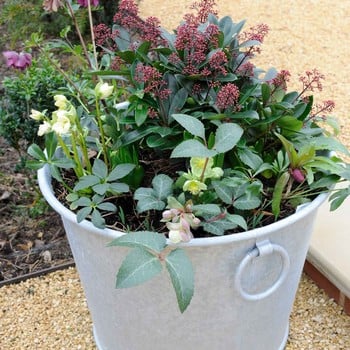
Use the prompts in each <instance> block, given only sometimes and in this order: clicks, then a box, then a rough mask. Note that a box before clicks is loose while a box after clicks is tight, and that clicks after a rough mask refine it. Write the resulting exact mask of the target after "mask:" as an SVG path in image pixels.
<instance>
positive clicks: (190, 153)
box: [170, 140, 217, 158]
mask: <svg viewBox="0 0 350 350" xmlns="http://www.w3.org/2000/svg"><path fill="white" fill-rule="evenodd" d="M216 155H217V152H216V151H215V150H211V149H208V148H207V147H205V146H204V145H203V144H202V143H201V142H199V141H198V140H186V141H183V142H181V143H180V144H179V145H177V146H176V147H175V149H174V150H173V152H172V153H171V156H170V157H171V158H187V157H188V158H191V157H201V158H210V157H214V156H216Z"/></svg>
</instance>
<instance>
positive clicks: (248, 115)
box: [231, 110, 260, 120]
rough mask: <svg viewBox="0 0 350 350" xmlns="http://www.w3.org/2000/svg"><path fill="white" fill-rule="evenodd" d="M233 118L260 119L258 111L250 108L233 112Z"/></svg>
mask: <svg viewBox="0 0 350 350" xmlns="http://www.w3.org/2000/svg"><path fill="white" fill-rule="evenodd" d="M231 118H233V119H236V120H237V119H260V118H259V114H258V112H257V111H254V110H248V111H243V112H237V113H234V114H232V117H231Z"/></svg>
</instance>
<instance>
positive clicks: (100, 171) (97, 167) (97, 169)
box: [92, 158, 108, 179]
mask: <svg viewBox="0 0 350 350" xmlns="http://www.w3.org/2000/svg"><path fill="white" fill-rule="evenodd" d="M92 173H93V174H94V175H96V176H98V177H99V178H100V179H105V178H106V177H107V174H108V169H107V166H106V164H105V163H104V161H102V160H101V159H98V158H97V159H95V161H94V165H93V166H92Z"/></svg>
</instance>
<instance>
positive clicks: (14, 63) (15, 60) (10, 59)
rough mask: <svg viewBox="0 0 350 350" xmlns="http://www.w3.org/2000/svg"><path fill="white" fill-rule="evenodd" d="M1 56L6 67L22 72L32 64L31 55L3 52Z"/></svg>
mask: <svg viewBox="0 0 350 350" xmlns="http://www.w3.org/2000/svg"><path fill="white" fill-rule="evenodd" d="M3 55H4V57H5V58H6V65H7V66H8V67H13V68H16V69H20V70H24V69H26V68H27V67H29V66H30V65H31V64H32V55H31V54H30V53H27V52H20V53H17V52H16V51H4V52H3Z"/></svg>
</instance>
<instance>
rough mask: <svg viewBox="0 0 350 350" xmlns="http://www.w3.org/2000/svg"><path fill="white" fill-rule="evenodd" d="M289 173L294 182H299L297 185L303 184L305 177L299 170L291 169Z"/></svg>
mask: <svg viewBox="0 0 350 350" xmlns="http://www.w3.org/2000/svg"><path fill="white" fill-rule="evenodd" d="M291 173H292V176H293V179H294V180H295V181H296V182H299V183H302V182H304V180H305V175H304V174H303V172H302V171H301V170H300V169H293V170H292V172H291Z"/></svg>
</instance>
